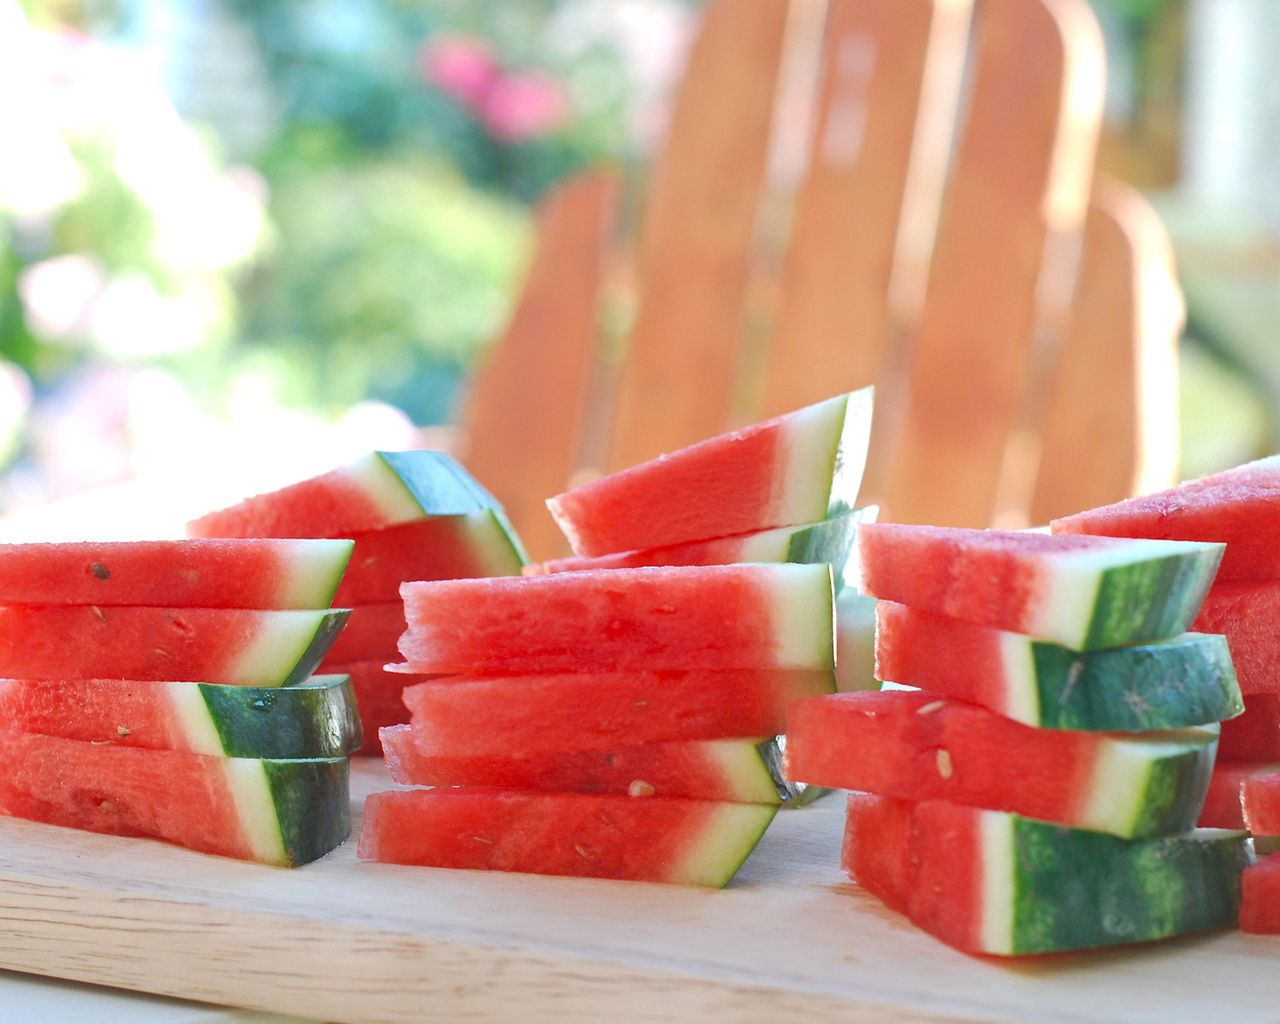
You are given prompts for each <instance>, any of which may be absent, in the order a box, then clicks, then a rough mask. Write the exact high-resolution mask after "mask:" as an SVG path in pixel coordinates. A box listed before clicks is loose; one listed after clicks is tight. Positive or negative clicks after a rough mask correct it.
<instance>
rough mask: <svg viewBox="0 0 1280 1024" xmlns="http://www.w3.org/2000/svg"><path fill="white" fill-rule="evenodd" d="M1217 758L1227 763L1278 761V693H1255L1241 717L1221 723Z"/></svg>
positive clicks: (1279, 705)
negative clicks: (1223, 759)
mask: <svg viewBox="0 0 1280 1024" xmlns="http://www.w3.org/2000/svg"><path fill="white" fill-rule="evenodd" d="M1218 757H1219V758H1225V759H1226V760H1229V761H1280V693H1255V694H1253V695H1251V696H1250V697H1249V699H1248V700H1247V701H1246V702H1245V708H1244V714H1243V715H1239V716H1238V717H1236V718H1233V719H1231V720H1230V721H1229V722H1223V723H1222V736H1221V737H1220V738H1219V740H1218Z"/></svg>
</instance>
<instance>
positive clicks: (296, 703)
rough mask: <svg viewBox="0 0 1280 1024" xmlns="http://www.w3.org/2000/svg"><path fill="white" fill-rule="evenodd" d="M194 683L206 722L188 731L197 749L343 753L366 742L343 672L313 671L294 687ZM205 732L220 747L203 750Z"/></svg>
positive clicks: (231, 753) (265, 754) (248, 753)
mask: <svg viewBox="0 0 1280 1024" xmlns="http://www.w3.org/2000/svg"><path fill="white" fill-rule="evenodd" d="M171 685H172V686H176V687H182V688H186V687H188V686H191V687H195V688H196V690H197V692H198V693H199V695H200V698H201V710H202V711H203V714H204V718H205V723H203V727H201V726H197V727H196V728H194V729H191V730H190V734H191V738H192V740H193V746H194V745H198V746H199V747H200V749H196V752H197V753H203V754H214V755H221V756H223V757H251V758H316V757H341V756H344V755H346V754H349V753H351V752H352V751H353V750H358V749H359V748H360V746H361V744H362V742H363V733H362V729H361V724H360V714H359V712H358V710H357V707H356V697H355V690H354V689H353V688H352V686H351V680H350V677H348V676H345V675H329V676H312V677H310V678H308V679H306V680H304V681H303V682H300V683H295V684H293V685H292V686H226V685H221V684H217V683H174V684H171ZM203 736H209V737H211V738H215V739H216V746H217V749H216V750H215V749H203V748H204V747H205V746H207V745H211V744H205V743H202V742H200V740H201V738H202V737H203Z"/></svg>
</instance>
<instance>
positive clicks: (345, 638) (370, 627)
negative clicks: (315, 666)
mask: <svg viewBox="0 0 1280 1024" xmlns="http://www.w3.org/2000/svg"><path fill="white" fill-rule="evenodd" d="M404 629H405V622H404V604H403V602H400V601H388V602H386V603H384V604H364V605H356V606H355V607H353V608H352V609H351V614H350V615H349V616H348V617H347V624H346V625H345V626H344V627H343V629H342V632H341V633H339V634H338V636H337V638H336V639H335V640H334V641H333V646H332V647H330V648H329V651H328V653H327V654H325V657H324V661H323V662H322V663H321V665H322V668H323V670H324V671H326V672H328V671H330V669H329V666H330V665H342V664H345V663H346V662H349V661H370V660H375V659H381V660H382V662H383V664H386V663H387V662H388V661H395V660H396V657H397V652H396V641H398V640H399V639H400V634H402V633H403V632H404Z"/></svg>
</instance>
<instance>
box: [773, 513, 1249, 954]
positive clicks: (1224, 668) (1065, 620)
mask: <svg viewBox="0 0 1280 1024" xmlns="http://www.w3.org/2000/svg"><path fill="white" fill-rule="evenodd" d="M859 549H860V556H861V586H862V589H864V590H865V591H866V592H868V593H870V594H873V595H875V596H876V597H877V598H878V599H879V604H878V606H877V614H878V628H877V634H876V668H877V673H878V674H879V675H880V676H881V678H882V679H885V680H892V683H889V682H886V689H884V690H882V691H881V692H878V693H877V692H864V693H848V694H838V695H835V696H831V697H822V698H817V699H813V700H808V701H804V702H801V703H800V704H797V705H796V707H795V708H793V710H792V713H791V717H790V721H789V726H788V737H789V740H790V747H789V750H788V759H787V771H788V774H789V775H790V776H791V777H792V778H794V779H798V780H803V781H806V782H811V783H815V784H818V785H824V786H832V787H843V788H846V789H850V790H854V791H856V792H855V793H854V794H853V795H852V796H851V798H850V801H849V810H848V819H847V825H846V834H845V848H844V858H843V859H844V866H845V869H846V870H847V871H848V872H849V873H850V874H851V876H852V877H853V878H854V880H855V881H857V882H858V883H859V884H860V885H862V886H863V887H864V888H866V889H868V890H869V891H870V892H871V893H873V894H874V895H876V896H877V897H879V898H880V899H881V900H883V901H884V902H885V903H886V904H887V905H888V906H890V907H892V908H894V909H896V910H898V911H900V912H902V913H905V914H906V915H908V916H909V917H910V918H911V919H912V920H913V921H914V922H915V923H917V924H918V925H920V926H921V927H922V928H924V929H925V930H927V931H929V932H930V933H932V934H933V935H935V936H937V937H938V938H940V939H942V940H943V941H945V942H948V943H950V944H952V945H954V946H956V947H958V948H960V949H962V950H965V951H967V952H972V953H986V954H997V955H1006V956H1007V955H1020V954H1034V953H1047V952H1055V951H1061V950H1068V949H1078V948H1085V947H1092V946H1102V945H1109V944H1117V943H1130V942H1137V941H1144V940H1149V939H1156V938H1162V937H1166V936H1170V935H1175V934H1180V933H1183V932H1189V931H1195V930H1200V929H1205V928H1213V927H1222V926H1226V925H1230V924H1233V923H1234V922H1235V919H1236V913H1237V906H1238V899H1239V876H1240V872H1241V870H1242V869H1243V867H1244V865H1245V863H1246V862H1247V858H1248V854H1249V851H1248V848H1247V844H1246V839H1245V836H1244V835H1243V833H1239V832H1217V831H1195V830H1193V826H1194V824H1195V822H1196V819H1197V817H1198V815H1199V813H1200V810H1201V805H1202V802H1203V799H1204V794H1205V789H1206V786H1207V784H1208V780H1209V774H1210V771H1211V768H1212V764H1213V757H1214V751H1215V747H1216V742H1217V734H1218V726H1217V725H1216V724H1213V723H1216V722H1218V721H1219V720H1221V719H1224V718H1227V717H1230V716H1232V715H1234V714H1236V713H1238V711H1239V708H1240V698H1239V691H1238V688H1237V686H1236V681H1235V676H1234V673H1233V671H1232V666H1231V661H1230V657H1229V655H1228V653H1227V649H1226V646H1225V643H1224V642H1223V640H1222V638H1221V637H1214V636H1206V635H1198V634H1187V633H1183V632H1182V631H1183V630H1184V629H1185V628H1186V627H1187V625H1188V624H1189V623H1190V622H1191V620H1192V619H1193V618H1194V616H1195V614H1196V611H1197V609H1198V608H1199V605H1200V602H1201V599H1202V597H1203V595H1204V593H1205V590H1206V589H1207V587H1208V586H1209V583H1210V581H1211V579H1212V577H1213V573H1214V570H1215V568H1216V565H1217V562H1218V559H1219V557H1220V554H1221V545H1214V544H1204V543H1185V542H1175V541H1136V540H1118V539H1112V538H1093V537H1052V536H1048V535H1043V534H1029V533H1006V532H998V531H980V530H956V529H944V528H935V527H915V526H898V525H888V524H882V525H867V526H863V527H861V528H860V530H859Z"/></svg>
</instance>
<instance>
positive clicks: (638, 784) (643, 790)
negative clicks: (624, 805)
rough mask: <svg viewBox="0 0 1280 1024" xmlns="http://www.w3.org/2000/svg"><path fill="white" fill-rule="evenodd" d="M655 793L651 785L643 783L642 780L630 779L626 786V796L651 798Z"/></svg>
mask: <svg viewBox="0 0 1280 1024" xmlns="http://www.w3.org/2000/svg"><path fill="white" fill-rule="evenodd" d="M656 792H657V790H656V789H654V787H653V783H651V782H645V780H644V779H632V780H631V783H630V785H628V786H627V796H653V794H654V793H656Z"/></svg>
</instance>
